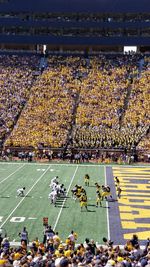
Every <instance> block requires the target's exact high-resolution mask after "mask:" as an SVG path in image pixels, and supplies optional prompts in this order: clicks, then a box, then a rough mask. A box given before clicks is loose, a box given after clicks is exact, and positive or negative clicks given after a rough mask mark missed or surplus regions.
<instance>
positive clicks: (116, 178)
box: [114, 176, 120, 186]
mask: <svg viewBox="0 0 150 267" xmlns="http://www.w3.org/2000/svg"><path fill="white" fill-rule="evenodd" d="M114 179H115V186H119V184H120V181H119V179H118V177H117V176H116V177H115V178H114Z"/></svg>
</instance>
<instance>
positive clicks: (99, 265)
mask: <svg viewBox="0 0 150 267" xmlns="http://www.w3.org/2000/svg"><path fill="white" fill-rule="evenodd" d="M44 233H45V235H44V239H43V243H41V242H40V241H39V240H38V238H35V240H33V241H32V242H31V243H30V245H29V244H28V246H27V243H28V239H27V238H28V236H27V231H26V228H24V229H23V232H22V233H19V236H20V237H21V244H20V246H19V247H12V246H11V245H10V242H9V239H8V238H7V237H5V238H2V237H1V236H0V266H1V267H6V266H13V267H30V266H35V267H78V266H86V267H92V266H95V267H113V266H115V267H149V266H150V240H149V239H147V240H146V241H145V246H144V247H141V246H140V242H139V240H138V236H137V235H135V234H134V235H133V237H132V238H131V240H127V242H126V244H125V245H124V246H122V247H121V246H119V245H114V244H113V241H111V240H107V239H106V238H105V237H104V238H103V242H104V245H98V244H97V243H95V241H94V240H89V239H88V238H86V239H85V242H84V243H83V244H79V245H77V244H76V243H77V234H76V233H75V232H74V231H71V233H70V234H69V235H68V237H67V238H66V241H65V243H63V242H62V241H61V238H60V236H59V233H58V232H56V233H55V232H54V231H53V230H52V228H51V226H47V227H45V232H44ZM45 237H46V238H45Z"/></svg>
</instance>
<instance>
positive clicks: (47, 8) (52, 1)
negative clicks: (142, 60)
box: [0, 0, 150, 13]
mask: <svg viewBox="0 0 150 267" xmlns="http://www.w3.org/2000/svg"><path fill="white" fill-rule="evenodd" d="M6 11H9V12H20V11H24V12H39V11H40V12H87V13H91V12H94V13H97V12H101V13H103V12H106V13H118V12H121V13H136V12H140V13H148V12H150V1H149V0H142V1H141V0H136V1H135V0H133V1H130V0H100V1H99V0H92V1H91V0H82V1H80V0H65V1H63V0H38V1H36V0H26V1H25V0H22V1H20V0H1V1H0V12H6Z"/></svg>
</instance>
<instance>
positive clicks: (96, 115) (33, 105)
mask: <svg viewBox="0 0 150 267" xmlns="http://www.w3.org/2000/svg"><path fill="white" fill-rule="evenodd" d="M138 64H139V56H138V55H130V56H129V55H124V56H118V57H117V58H115V59H114V58H106V57H105V56H104V55H101V56H99V57H89V58H88V59H87V58H84V57H77V56H76V57H72V56H70V57H61V56H58V57H57V56H51V57H50V58H49V59H48V68H47V69H46V70H44V72H43V73H42V75H41V76H40V77H39V78H38V80H37V82H36V84H35V85H34V86H33V87H32V89H31V91H30V98H29V100H28V103H27V105H26V108H25V109H24V110H23V112H22V114H21V116H20V118H19V120H18V123H17V125H16V126H15V128H14V130H13V132H12V134H11V136H10V138H8V140H7V141H6V143H5V145H10V144H12V145H13V146H22V145H23V146H33V147H37V146H38V144H39V143H41V142H42V143H44V145H45V146H51V147H65V146H66V144H68V140H71V141H70V145H73V146H74V147H78V148H95V147H96V148H101V147H102V148H126V149H131V148H133V147H135V146H137V145H138V143H139V141H140V140H141V139H142V138H143V137H144V136H145V135H146V134H147V131H148V127H149V122H150V113H149V87H148V86H149V77H150V75H149V71H150V70H149V67H148V64H147V65H146V67H145V69H144V68H143V71H142V73H141V74H140V75H139V70H138ZM145 84H146V86H145ZM135 100H136V101H135Z"/></svg>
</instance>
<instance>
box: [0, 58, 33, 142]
mask: <svg viewBox="0 0 150 267" xmlns="http://www.w3.org/2000/svg"><path fill="white" fill-rule="evenodd" d="M37 62H38V59H37V57H36V56H33V57H32V58H30V57H29V56H22V57H20V56H17V55H13V56H11V55H7V56H6V55H0V88H1V93H0V114H1V115H0V139H3V138H4V137H5V135H6V134H9V133H10V131H11V130H12V129H13V126H14V124H15V123H16V121H17V118H18V116H19V114H20V112H21V110H22V108H23V107H24V106H25V104H26V102H27V100H28V97H29V91H30V88H31V86H32V83H33V80H34V76H33V70H34V69H35V67H36V66H37Z"/></svg>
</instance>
